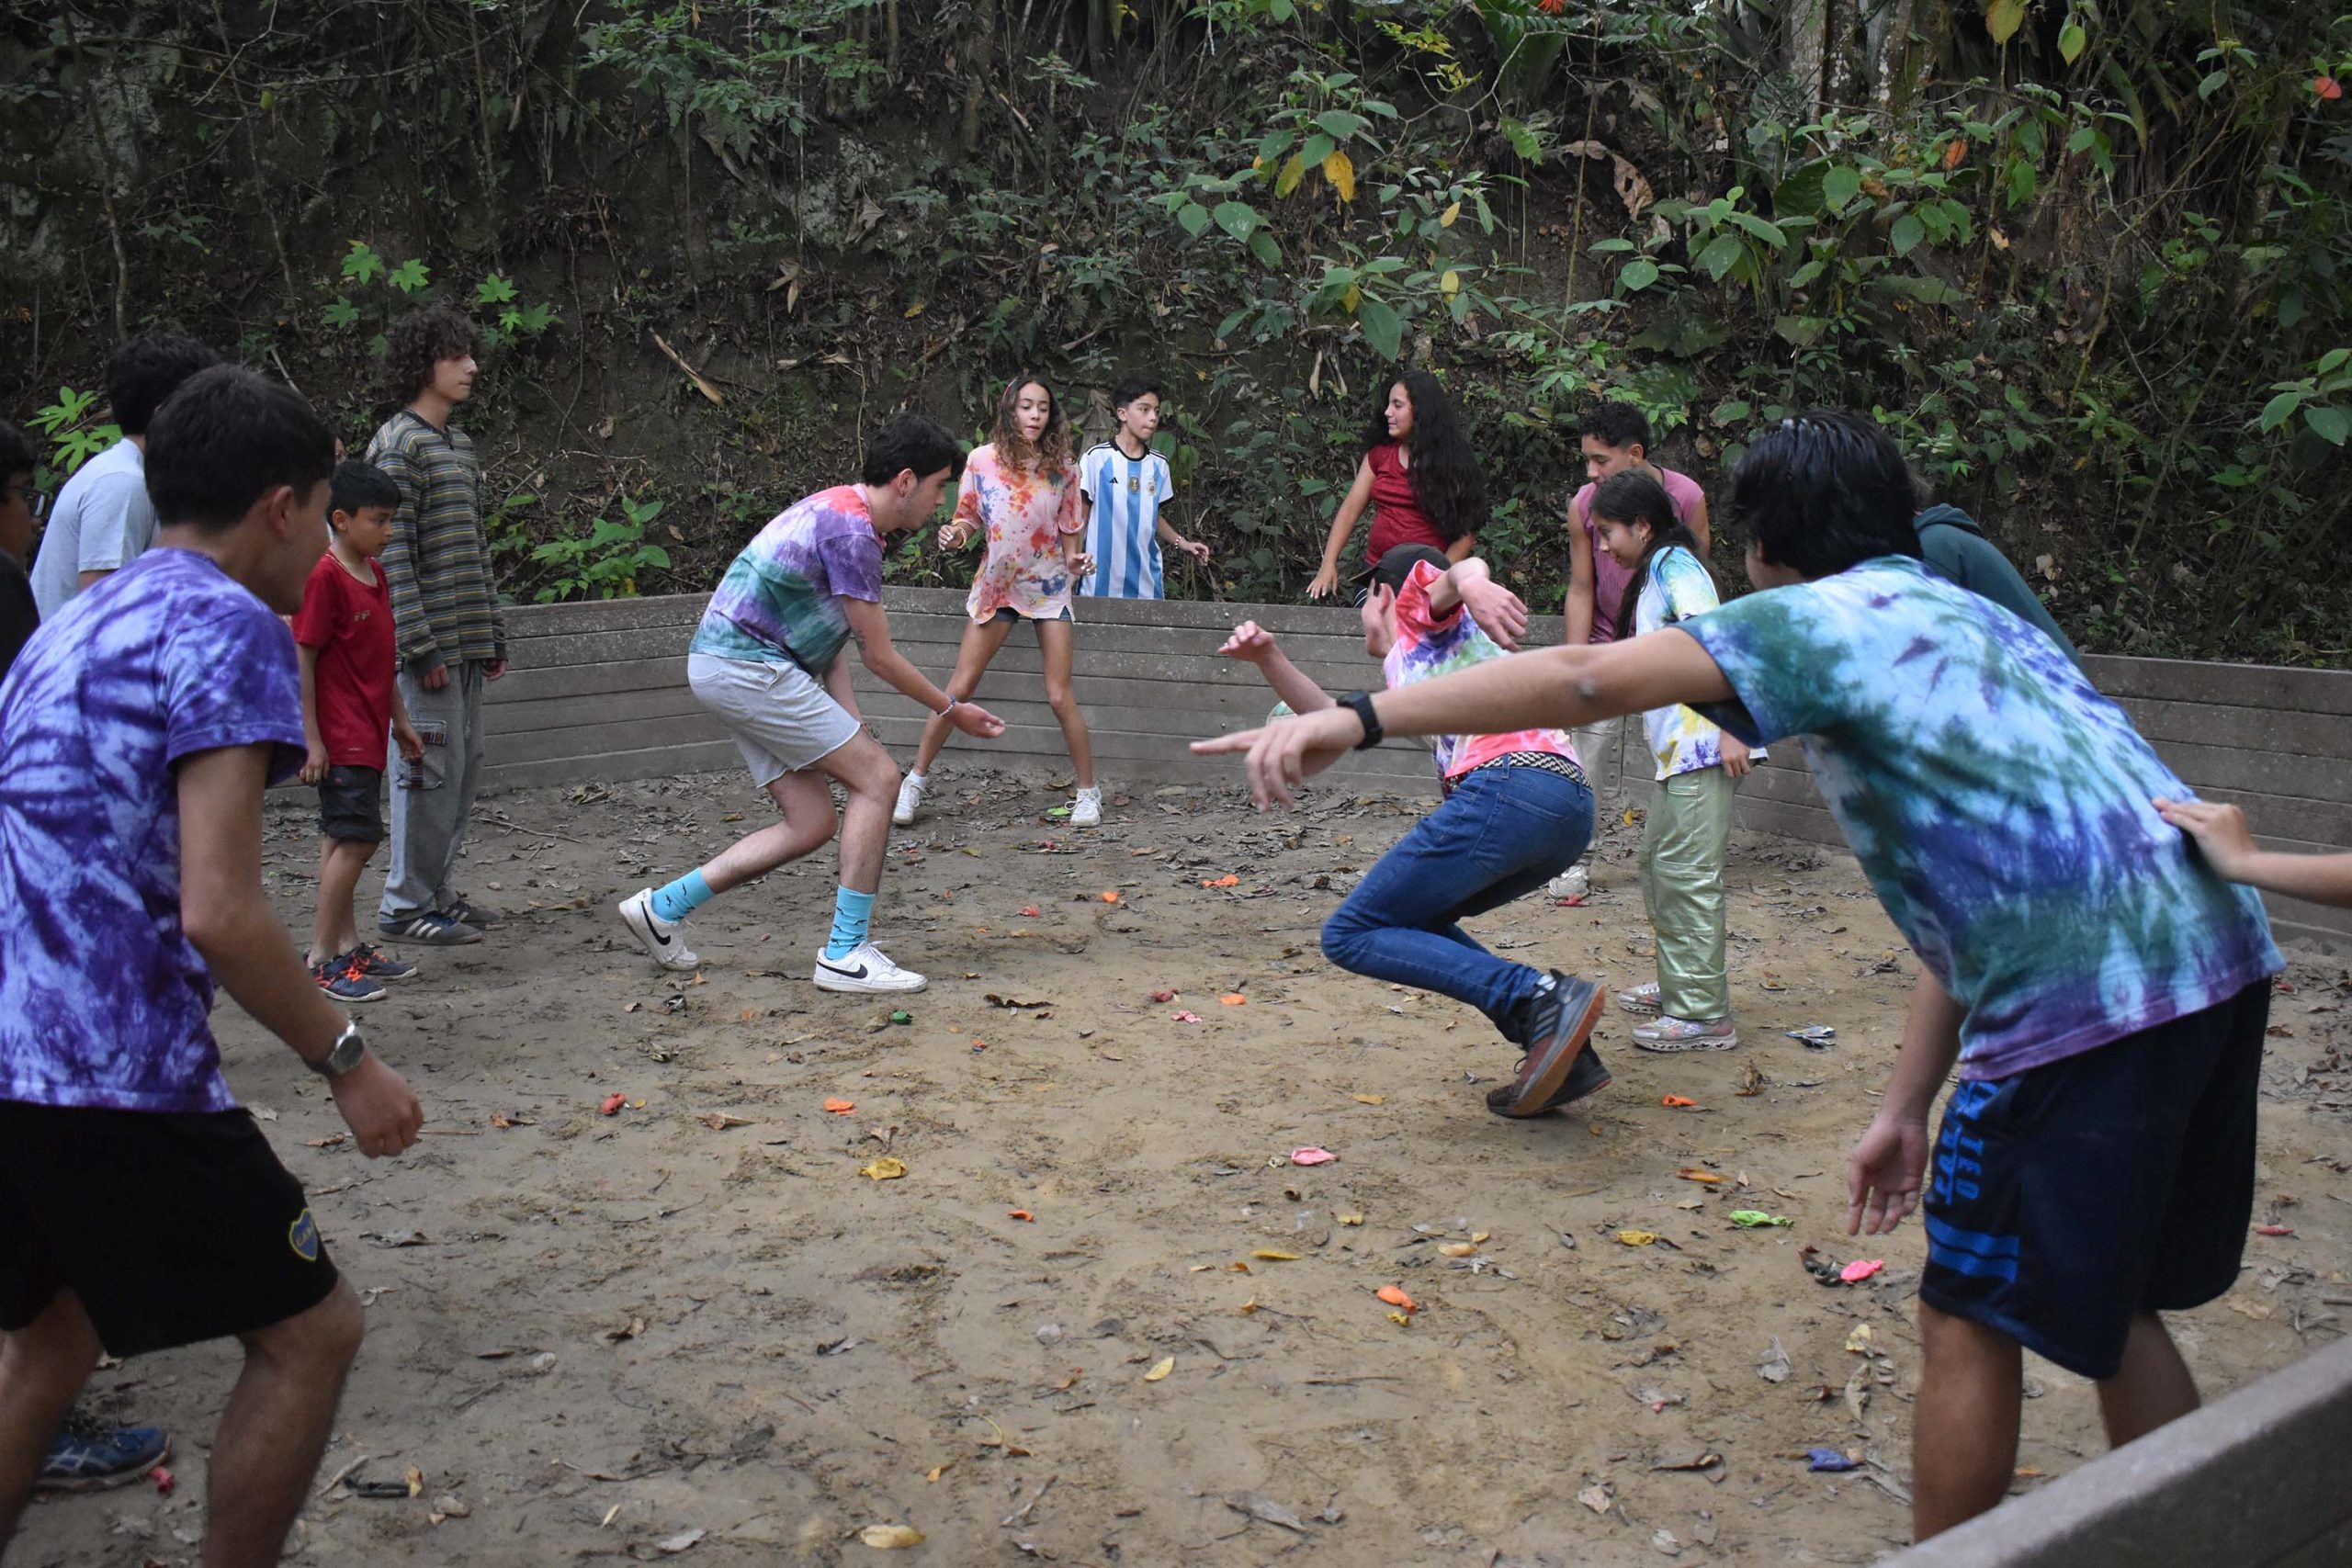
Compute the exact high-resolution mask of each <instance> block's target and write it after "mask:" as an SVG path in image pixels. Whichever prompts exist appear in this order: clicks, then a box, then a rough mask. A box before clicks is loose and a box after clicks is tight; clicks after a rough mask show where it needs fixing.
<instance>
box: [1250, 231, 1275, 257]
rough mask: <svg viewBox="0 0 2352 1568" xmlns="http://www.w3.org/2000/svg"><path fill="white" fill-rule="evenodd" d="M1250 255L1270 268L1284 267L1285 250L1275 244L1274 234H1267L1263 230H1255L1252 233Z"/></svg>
mask: <svg viewBox="0 0 2352 1568" xmlns="http://www.w3.org/2000/svg"><path fill="white" fill-rule="evenodd" d="M1250 254H1251V255H1253V256H1256V257H1257V258H1258V259H1259V260H1260V261H1261V262H1263V263H1265V264H1266V265H1268V266H1280V265H1283V248H1282V247H1281V246H1280V245H1278V244H1276V243H1274V237H1273V236H1272V234H1269V233H1267V232H1266V231H1264V230H1263V229H1253V230H1251V231H1250Z"/></svg>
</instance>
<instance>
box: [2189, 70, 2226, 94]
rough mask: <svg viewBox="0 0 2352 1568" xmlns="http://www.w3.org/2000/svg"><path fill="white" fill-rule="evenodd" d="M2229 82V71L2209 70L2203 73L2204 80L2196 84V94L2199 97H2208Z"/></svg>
mask: <svg viewBox="0 0 2352 1568" xmlns="http://www.w3.org/2000/svg"><path fill="white" fill-rule="evenodd" d="M2229 83H2230V73H2228V72H2226V71H2209V72H2207V73H2205V80H2203V81H2202V82H2199V83H2198V84H2197V96H2199V98H2210V97H2211V96H2213V95H2214V94H2216V93H2218V92H2220V91H2221V90H2222V88H2223V87H2226V86H2228V85H2229Z"/></svg>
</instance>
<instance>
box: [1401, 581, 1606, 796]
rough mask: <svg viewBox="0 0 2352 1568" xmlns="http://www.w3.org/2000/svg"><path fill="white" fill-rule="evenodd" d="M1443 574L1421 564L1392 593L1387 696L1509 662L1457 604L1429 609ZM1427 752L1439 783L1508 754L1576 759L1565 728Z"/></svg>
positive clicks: (1444, 743)
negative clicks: (1444, 610) (1393, 631)
mask: <svg viewBox="0 0 2352 1568" xmlns="http://www.w3.org/2000/svg"><path fill="white" fill-rule="evenodd" d="M1444 575H1445V574H1444V573H1443V572H1442V571H1440V570H1438V569H1437V567H1436V566H1434V565H1433V564H1431V563H1430V562H1429V561H1423V562H1421V563H1420V564H1419V566H1416V567H1415V568H1413V572H1412V575H1411V576H1409V577H1408V578H1406V579H1405V586H1404V587H1403V588H1401V589H1399V590H1398V591H1397V640H1396V642H1395V643H1394V644H1392V645H1391V646H1390V648H1389V649H1388V657H1387V658H1385V659H1384V660H1381V661H1380V668H1381V672H1382V673H1383V674H1385V676H1387V678H1388V689H1389V690H1390V691H1392V692H1393V691H1395V690H1396V689H1397V687H1399V686H1409V685H1411V684H1412V683H1413V682H1416V681H1426V680H1428V679H1430V677H1431V676H1433V675H1451V674H1453V672H1454V671H1457V670H1467V669H1469V668H1470V667H1471V666H1472V665H1473V664H1483V663H1485V662H1486V661H1487V660H1489V659H1507V658H1509V657H1510V655H1509V653H1508V652H1506V651H1505V649H1504V648H1503V646H1502V645H1501V644H1500V643H1498V642H1497V641H1496V640H1495V639H1494V638H1492V637H1488V636H1487V634H1486V633H1485V632H1484V631H1482V630H1480V629H1479V626H1478V623H1477V622H1476V621H1474V620H1472V619H1471V618H1470V615H1469V612H1468V611H1466V610H1464V609H1463V607H1462V606H1461V605H1459V604H1456V605H1455V606H1454V607H1453V611H1452V612H1451V613H1450V614H1447V615H1437V614H1435V613H1434V612H1433V611H1431V610H1430V589H1431V588H1433V587H1435V586H1436V585H1437V582H1438V580H1439V579H1440V578H1442V577H1443V576H1444ZM1430 750H1431V751H1433V752H1435V753H1436V754H1437V773H1438V777H1440V778H1442V779H1457V778H1460V777H1461V776H1462V775H1463V774H1464V773H1468V772H1469V771H1470V770H1471V769H1473V768H1480V767H1484V766H1486V764H1487V763H1488V762H1491V761H1494V760H1495V759H1496V758H1498V757H1508V756H1509V755H1510V754H1511V753H1512V752H1513V751H1549V752H1551V753H1552V754H1553V755H1554V756H1555V757H1566V759H1567V760H1568V761H1571V762H1573V761H1576V760H1577V743H1576V742H1575V741H1573V740H1571V739H1568V732H1567V731H1566V730H1565V729H1514V730H1512V731H1510V733H1509V734H1506V735H1438V736H1432V737H1431V738H1430Z"/></svg>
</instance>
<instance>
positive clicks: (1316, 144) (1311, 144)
mask: <svg viewBox="0 0 2352 1568" xmlns="http://www.w3.org/2000/svg"><path fill="white" fill-rule="evenodd" d="M1339 145H1340V144H1339V143H1338V142H1337V141H1332V140H1331V139H1330V138H1329V137H1328V136H1326V135H1324V134H1323V133H1322V132H1321V131H1319V130H1318V131H1317V132H1316V133H1315V134H1314V135H1312V136H1310V137H1308V138H1307V139H1306V146H1304V147H1302V148H1300V149H1299V150H1298V161H1299V162H1300V163H1302V164H1306V166H1307V167H1308V168H1310V169H1319V168H1321V167H1322V166H1323V160H1324V159H1326V158H1328V157H1329V156H1330V155H1331V152H1332V150H1333V149H1334V148H1336V147H1338V146H1339Z"/></svg>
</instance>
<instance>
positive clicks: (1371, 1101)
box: [1355, 1094, 1388, 1105]
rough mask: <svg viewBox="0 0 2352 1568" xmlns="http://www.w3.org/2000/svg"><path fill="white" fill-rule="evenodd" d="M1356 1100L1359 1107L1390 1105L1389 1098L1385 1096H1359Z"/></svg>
mask: <svg viewBox="0 0 2352 1568" xmlns="http://www.w3.org/2000/svg"><path fill="white" fill-rule="evenodd" d="M1355 1099H1356V1103H1357V1104H1358V1105H1385V1104H1387V1103H1388V1097H1387V1096H1386V1095H1385V1094H1360V1095H1357V1096H1356V1097H1355Z"/></svg>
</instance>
